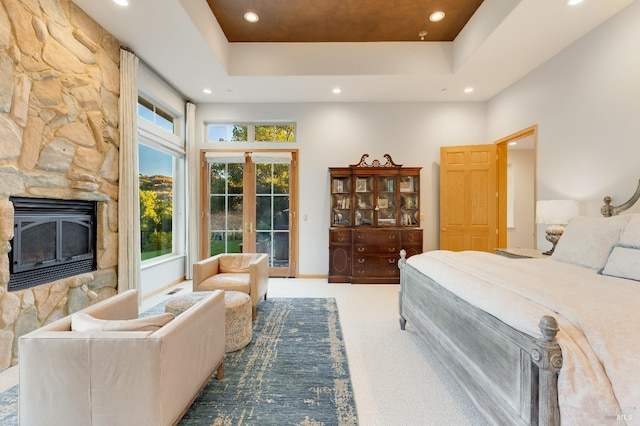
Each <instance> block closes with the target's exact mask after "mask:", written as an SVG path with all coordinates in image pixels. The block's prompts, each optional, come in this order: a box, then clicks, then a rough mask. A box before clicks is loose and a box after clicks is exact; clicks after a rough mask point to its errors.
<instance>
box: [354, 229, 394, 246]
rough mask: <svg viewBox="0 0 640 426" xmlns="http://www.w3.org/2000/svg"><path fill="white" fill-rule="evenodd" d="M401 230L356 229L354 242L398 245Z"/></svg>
mask: <svg viewBox="0 0 640 426" xmlns="http://www.w3.org/2000/svg"><path fill="white" fill-rule="evenodd" d="M400 235H401V233H400V231H385V232H375V231H369V232H366V231H355V233H354V238H353V242H354V243H355V244H374V245H382V246H385V247H386V246H397V245H398V244H400Z"/></svg>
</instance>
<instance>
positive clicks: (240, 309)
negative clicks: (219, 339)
mask: <svg viewBox="0 0 640 426" xmlns="http://www.w3.org/2000/svg"><path fill="white" fill-rule="evenodd" d="M224 314H225V352H227V353H229V352H233V351H237V350H238V349H242V348H244V347H245V346H247V345H248V344H249V343H250V342H251V338H252V336H253V329H252V324H251V298H250V297H249V295H248V294H245V293H242V292H240V291H225V292H224Z"/></svg>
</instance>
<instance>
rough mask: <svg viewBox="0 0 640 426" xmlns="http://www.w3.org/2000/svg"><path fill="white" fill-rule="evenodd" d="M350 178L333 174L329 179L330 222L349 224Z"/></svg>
mask: <svg viewBox="0 0 640 426" xmlns="http://www.w3.org/2000/svg"><path fill="white" fill-rule="evenodd" d="M351 209H352V206H351V178H350V177H348V176H335V177H333V178H332V180H331V214H332V216H331V223H332V225H333V226H351V220H352V219H351Z"/></svg>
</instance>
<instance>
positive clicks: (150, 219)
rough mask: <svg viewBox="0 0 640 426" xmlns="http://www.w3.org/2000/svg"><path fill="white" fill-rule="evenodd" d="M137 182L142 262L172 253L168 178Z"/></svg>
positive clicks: (144, 179)
mask: <svg viewBox="0 0 640 426" xmlns="http://www.w3.org/2000/svg"><path fill="white" fill-rule="evenodd" d="M139 179H140V249H141V252H142V259H143V260H144V259H149V258H152V257H156V256H160V255H162V254H166V253H171V252H172V247H173V242H172V235H173V234H172V230H173V228H172V227H173V223H172V222H173V197H172V179H171V178H170V177H167V176H153V177H149V176H140V177H139Z"/></svg>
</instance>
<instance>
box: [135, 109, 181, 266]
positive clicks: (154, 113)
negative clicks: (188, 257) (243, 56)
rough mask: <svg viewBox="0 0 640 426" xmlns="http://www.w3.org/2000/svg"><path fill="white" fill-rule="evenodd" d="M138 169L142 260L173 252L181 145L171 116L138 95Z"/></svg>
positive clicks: (179, 202) (179, 207)
mask: <svg viewBox="0 0 640 426" xmlns="http://www.w3.org/2000/svg"><path fill="white" fill-rule="evenodd" d="M138 117H139V118H141V120H138V127H139V139H138V170H139V176H138V177H139V181H140V187H139V190H140V253H141V259H142V260H143V261H145V260H149V259H154V258H157V257H160V256H165V255H169V254H176V253H179V252H182V251H183V248H181V247H176V235H177V234H179V232H176V231H175V229H176V226H177V225H178V223H177V222H178V221H177V220H175V218H176V217H177V213H178V212H179V211H180V209H181V208H182V206H183V204H184V203H183V202H182V201H181V200H180V198H181V197H180V195H181V193H180V191H179V189H178V188H179V187H180V185H179V181H180V179H181V177H182V174H183V173H182V172H183V170H184V164H183V163H184V161H183V156H184V146H183V143H182V142H181V141H180V139H179V137H178V136H177V135H175V134H174V133H173V132H174V131H175V126H174V119H173V117H172V116H171V114H169V113H168V112H166V111H164V110H163V109H161V108H159V107H158V106H156V105H155V104H153V103H151V102H149V101H146V100H144V99H142V98H138Z"/></svg>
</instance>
